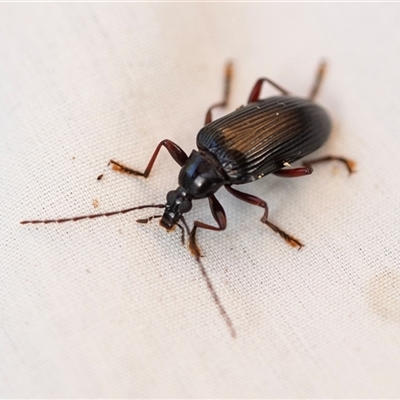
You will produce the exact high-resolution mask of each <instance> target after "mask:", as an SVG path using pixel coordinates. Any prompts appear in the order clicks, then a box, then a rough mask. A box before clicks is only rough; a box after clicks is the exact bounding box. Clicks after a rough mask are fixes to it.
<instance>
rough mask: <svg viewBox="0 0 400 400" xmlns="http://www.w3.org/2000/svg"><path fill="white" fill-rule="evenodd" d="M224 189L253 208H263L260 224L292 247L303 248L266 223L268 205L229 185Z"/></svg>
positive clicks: (293, 239) (296, 241)
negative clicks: (267, 227) (264, 225)
mask: <svg viewBox="0 0 400 400" xmlns="http://www.w3.org/2000/svg"><path fill="white" fill-rule="evenodd" d="M225 188H226V190H227V191H228V192H229V193H231V194H232V195H233V196H235V197H237V198H238V199H239V200H243V201H245V202H246V203H250V204H253V205H254V206H258V207H261V208H263V209H264V210H265V211H264V215H263V216H262V218H261V222H263V223H264V224H266V225H268V226H269V227H270V228H271V229H272V230H273V231H274V232H276V233H278V234H279V235H280V236H281V237H282V238H283V239H284V240H285V241H286V242H287V243H289V244H290V245H291V246H292V247H299V248H301V247H303V244H302V243H301V242H300V241H299V240H297V239H296V238H294V237H293V236H291V235H289V234H288V233H286V232H285V231H283V230H282V229H281V228H279V227H278V226H276V225H275V224H273V223H272V222H270V221H268V205H267V203H266V202H265V201H264V200H262V199H260V198H259V197H256V196H253V195H251V194H249V193H243V192H240V191H239V190H236V189H233V188H232V186H230V185H225Z"/></svg>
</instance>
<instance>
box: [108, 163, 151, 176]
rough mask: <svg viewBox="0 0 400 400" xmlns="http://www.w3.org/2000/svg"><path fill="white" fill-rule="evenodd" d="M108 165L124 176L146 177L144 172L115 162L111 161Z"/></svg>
mask: <svg viewBox="0 0 400 400" xmlns="http://www.w3.org/2000/svg"><path fill="white" fill-rule="evenodd" d="M108 165H110V166H111V168H112V169H113V170H114V171H117V172H121V173H123V174H128V175H137V176H144V173H143V172H139V171H135V170H134V169H132V168H129V167H126V166H125V165H123V164H121V163H119V162H117V161H114V160H110V161H109V163H108Z"/></svg>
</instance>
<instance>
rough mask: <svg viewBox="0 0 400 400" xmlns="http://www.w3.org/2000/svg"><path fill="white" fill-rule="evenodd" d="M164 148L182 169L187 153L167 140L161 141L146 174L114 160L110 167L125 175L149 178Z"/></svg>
mask: <svg viewBox="0 0 400 400" xmlns="http://www.w3.org/2000/svg"><path fill="white" fill-rule="evenodd" d="M162 146H164V147H165V148H166V149H167V150H168V152H169V154H170V155H171V157H172V158H173V159H174V160H175V161H176V162H177V163H178V164H179V165H180V166H181V167H182V166H183V164H185V162H186V161H187V159H188V156H187V155H186V153H185V152H184V151H183V150H182V149H181V148H180V147H179V146H178V145H177V144H176V143H174V142H172V141H171V140H168V139H165V140H163V141H161V142H160V143H159V144H158V146H157V147H156V149H155V150H154V153H153V155H152V157H151V159H150V161H149V163H148V164H147V167H146V169H145V171H144V172H140V171H136V170H134V169H131V168H129V167H126V166H125V165H123V164H121V163H119V162H117V161H114V160H110V162H109V163H108V165H111V168H112V169H113V170H114V171H117V172H122V173H124V174H130V175H137V176H143V177H144V178H147V177H148V176H149V175H150V172H151V169H152V168H153V165H154V163H155V161H156V158H157V156H158V153H159V151H160V149H161V147H162Z"/></svg>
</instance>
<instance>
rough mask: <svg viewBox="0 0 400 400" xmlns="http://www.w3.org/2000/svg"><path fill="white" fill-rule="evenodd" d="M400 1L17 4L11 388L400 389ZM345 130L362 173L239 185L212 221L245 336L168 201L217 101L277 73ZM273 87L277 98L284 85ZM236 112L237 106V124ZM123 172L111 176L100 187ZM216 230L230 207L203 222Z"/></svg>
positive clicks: (6, 220)
mask: <svg viewBox="0 0 400 400" xmlns="http://www.w3.org/2000/svg"><path fill="white" fill-rule="evenodd" d="M399 7H400V6H399V4H395V3H393V4H384V5H380V4H367V3H366V4H341V3H336V4H316V3H308V4H304V3H302V4H295V3H290V4H279V3H267V4H257V3H251V4H250V3H249V4H226V3H219V4H217V3H190V4H189V3H188V4H184V3H168V4H161V3H158V4H152V3H148V4H145V3H114V4H113V3H70V4H67V3H62V4H58V3H31V4H28V3H24V4H6V3H3V4H0V138H1V140H0V187H1V192H0V215H1V228H0V229H1V240H0V254H1V272H0V397H2V398H5V397H7V398H12V397H19V398H25V397H31V398H33V397H42V398H46V397H59V398H61V397H71V398H72V397H86V398H94V397H96V398H103V397H108V398H119V397H142V398H148V397H163V398H170V397H185V398H199V397H209V398H218V397H219V398H226V397H232V398H236V397H242V398H250V397H258V398H259V397H265V398H267V397H274V398H282V397H329V398H342V397H369V398H373V397H375V398H381V397H400V379H399V371H400V266H399V262H400V246H399V244H400V209H399V208H400V201H399V200H400V182H399V177H398V171H399V150H400V134H399V131H400V119H399V115H400V113H399V108H400V92H399V87H400V78H399V74H398V65H399V54H398V50H397V49H398V48H399V43H400V31H399V29H398V26H399V22H400V21H399V17H398V16H399V11H400V10H399ZM322 58H325V59H326V60H327V62H328V66H329V67H328V71H327V74H326V77H325V80H324V82H323V86H322V89H321V92H320V94H319V96H318V99H317V100H318V102H319V103H320V104H321V105H322V106H323V107H325V108H326V109H327V110H328V111H329V113H330V115H331V116H332V120H333V122H334V129H333V133H332V136H331V137H330V139H329V141H328V143H327V144H326V145H325V146H324V147H323V148H321V149H320V150H318V152H317V153H315V156H322V155H326V154H337V155H343V156H347V157H349V158H352V159H354V160H355V161H356V162H357V173H356V174H354V175H352V176H349V175H348V173H347V171H346V170H345V168H343V166H341V165H338V164H334V163H332V164H325V165H318V166H316V168H315V171H314V173H313V174H312V175H311V176H308V177H304V178H297V179H282V178H278V177H274V176H268V177H266V178H264V179H261V180H259V181H257V182H254V183H252V184H250V185H247V186H242V187H241V188H240V189H241V190H244V191H247V192H249V193H252V194H254V195H257V196H259V197H261V198H263V199H265V200H266V201H267V202H268V204H269V207H270V218H271V221H272V222H275V223H276V224H278V225H279V226H281V227H283V228H284V229H285V230H286V231H288V232H290V233H291V234H293V235H294V236H296V237H298V238H299V239H300V240H302V241H303V242H304V244H305V247H304V248H303V249H301V250H300V251H297V250H295V249H293V248H291V247H290V246H288V245H287V244H285V243H284V241H283V240H282V239H281V238H280V237H279V236H278V235H276V234H275V233H274V232H272V231H271V230H270V229H268V228H267V227H266V226H265V225H263V224H261V223H260V217H261V216H262V209H260V208H258V207H253V206H251V205H248V204H245V203H243V202H240V201H239V200H238V199H235V198H234V197H232V196H231V195H229V193H227V192H226V191H225V190H223V189H221V190H220V191H219V192H218V193H217V197H218V199H219V200H220V202H221V203H222V204H223V206H224V208H225V210H226V214H227V218H228V227H227V229H226V230H225V231H224V232H212V231H204V230H201V231H199V234H198V242H199V245H200V247H201V249H202V252H203V254H204V257H203V258H202V262H203V264H204V267H205V268H206V270H207V271H208V274H209V277H210V279H211V281H212V282H213V285H214V286H215V290H216V292H217V293H218V295H219V297H220V300H221V302H222V304H223V305H224V307H225V309H226V311H227V313H228V314H229V316H230V318H231V320H232V322H233V324H234V327H235V329H236V333H237V338H236V339H233V338H232V337H231V336H230V333H229V330H228V328H227V326H226V324H225V322H224V320H223V319H222V318H221V315H220V314H219V312H218V309H217V307H216V305H215V303H214V302H213V299H212V296H211V294H210V292H209V291H208V288H207V285H206V283H205V281H204V279H203V277H202V274H201V272H200V269H199V266H198V265H197V264H196V262H195V259H194V258H193V257H192V256H191V255H190V254H189V252H188V250H187V248H186V247H185V246H182V245H181V242H180V231H179V230H178V229H177V230H175V231H174V232H170V233H166V232H165V230H164V229H162V228H161V227H160V226H159V224H158V223H157V222H156V221H152V222H150V223H149V224H147V225H139V224H137V223H135V220H136V219H138V218H145V217H148V216H151V215H154V214H155V213H157V212H158V210H155V211H154V210H142V211H140V212H134V213H131V214H125V215H120V216H114V217H108V218H100V219H93V220H84V221H79V222H70V223H65V224H48V225H20V224H19V222H20V221H21V220H26V219H48V218H50V219H52V218H62V217H72V216H77V215H82V214H90V213H99V212H106V211H113V210H118V209H123V208H127V207H132V206H136V205H140V204H152V203H160V202H161V203H162V202H164V201H165V195H166V193H167V192H168V191H169V190H172V189H175V188H176V186H177V176H178V172H179V166H178V165H177V164H176V163H175V162H174V161H173V159H172V158H171V157H170V156H169V154H168V152H167V151H165V149H163V150H162V151H161V152H160V155H159V157H158V159H157V162H156V163H155V166H154V169H153V171H152V173H151V175H150V177H149V179H142V178H135V177H131V176H127V175H123V174H118V173H115V172H114V171H112V170H111V169H110V168H109V167H107V163H108V161H109V160H110V159H115V160H117V161H120V162H123V163H125V164H127V165H129V166H131V167H132V168H136V169H142V170H144V168H145V166H146V165H147V162H148V161H149V159H150V157H151V155H152V153H153V151H154V149H155V147H156V145H157V144H158V143H159V142H160V141H161V140H163V139H166V138H169V139H171V140H172V141H174V142H176V143H177V144H179V145H180V146H181V147H182V148H183V149H184V150H185V151H186V152H188V153H189V152H190V151H191V150H192V149H193V148H195V143H196V133H197V132H198V130H199V129H200V128H201V127H202V125H203V123H204V116H205V112H206V110H207V108H208V107H209V106H210V105H211V104H212V103H215V102H217V101H219V100H220V99H221V95H222V83H223V69H224V64H225V63H226V62H227V60H232V61H233V62H234V81H233V87H232V97H231V102H230V105H229V108H228V110H227V111H232V110H234V109H235V108H236V107H238V106H240V105H241V104H243V103H244V102H245V101H246V99H247V97H248V95H249V93H250V90H251V87H252V85H253V84H254V83H255V81H256V79H257V78H259V77H262V76H267V77H269V78H271V79H273V80H274V81H276V82H278V83H279V84H281V85H282V86H284V87H285V88H288V89H289V90H290V91H291V92H292V93H295V94H297V95H300V96H306V95H307V94H308V93H309V91H310V88H311V85H312V82H313V79H314V76H315V73H316V68H317V65H318V63H319V62H320V60H321V59H322ZM275 93H276V91H275V90H274V89H273V88H270V87H267V86H266V87H265V89H264V90H263V95H264V96H269V95H272V94H275ZM223 112H224V111H222V110H221V111H218V112H217V113H216V114H217V116H220V115H222V114H223ZM100 174H103V179H101V180H97V179H96V178H97V177H98V176H99V175H100ZM187 219H188V222H189V223H190V224H192V223H193V221H194V220H195V219H197V220H201V221H204V222H207V223H213V219H212V216H211V213H210V210H209V207H208V202H207V201H206V200H204V201H197V202H195V203H194V207H193V210H192V211H191V213H190V214H188V218H187Z"/></svg>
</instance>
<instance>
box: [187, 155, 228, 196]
mask: <svg viewBox="0 0 400 400" xmlns="http://www.w3.org/2000/svg"><path fill="white" fill-rule="evenodd" d="M221 170H222V167H221V166H220V164H219V163H218V161H217V160H216V159H215V158H214V157H213V155H212V154H210V153H202V152H198V151H196V150H193V151H192V153H191V154H190V156H189V158H188V159H187V161H186V163H185V164H184V165H183V167H182V169H181V171H180V173H179V185H180V187H181V188H182V189H183V190H184V191H185V193H186V194H187V196H188V197H190V198H191V199H204V198H206V197H209V196H211V195H212V194H214V193H215V192H216V191H217V190H218V189H219V188H220V187H221V186H222V185H223V184H224V183H226V182H227V181H226V179H225V178H224V175H223V173H222V172H220V171H221Z"/></svg>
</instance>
